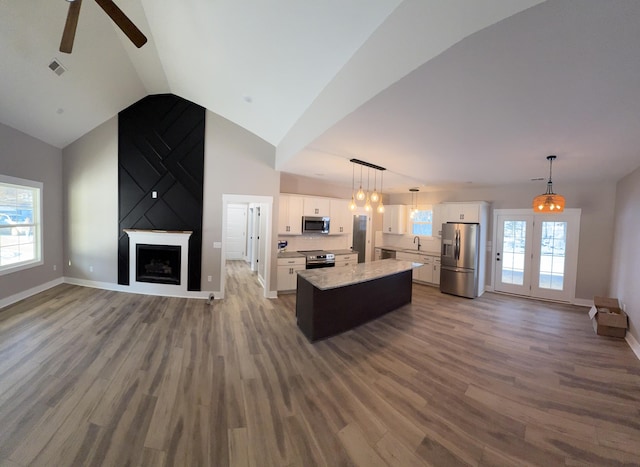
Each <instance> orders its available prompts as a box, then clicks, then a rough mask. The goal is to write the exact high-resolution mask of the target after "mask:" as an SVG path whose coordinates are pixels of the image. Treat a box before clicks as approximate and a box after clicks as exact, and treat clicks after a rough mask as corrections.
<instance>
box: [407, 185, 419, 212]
mask: <svg viewBox="0 0 640 467" xmlns="http://www.w3.org/2000/svg"><path fill="white" fill-rule="evenodd" d="M409 191H410V192H411V204H412V205H413V207H412V208H411V213H410V214H409V217H410V218H411V219H413V218H414V217H415V215H416V213H417V212H418V200H417V196H418V195H417V193H418V192H419V191H420V190H419V189H417V188H409Z"/></svg>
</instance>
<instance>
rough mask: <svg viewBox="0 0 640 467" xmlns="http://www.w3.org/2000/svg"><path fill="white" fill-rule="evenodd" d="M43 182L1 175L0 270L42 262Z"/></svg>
mask: <svg viewBox="0 0 640 467" xmlns="http://www.w3.org/2000/svg"><path fill="white" fill-rule="evenodd" d="M41 204H42V183H40V182H34V181H30V180H23V179H20V178H13V177H7V176H5V175H0V274H7V273H10V272H15V271H16V270H20V269H25V268H27V267H32V266H35V265H38V264H42V242H41V238H42V220H41V211H40V206H41Z"/></svg>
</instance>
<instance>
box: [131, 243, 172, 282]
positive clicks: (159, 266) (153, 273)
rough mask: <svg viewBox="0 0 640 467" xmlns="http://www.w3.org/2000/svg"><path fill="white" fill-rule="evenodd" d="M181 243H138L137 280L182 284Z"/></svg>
mask: <svg viewBox="0 0 640 467" xmlns="http://www.w3.org/2000/svg"><path fill="white" fill-rule="evenodd" d="M180 253H181V247H180V245H148V244H143V243H142V244H141V243H138V244H137V245H136V281H138V282H153V283H154V284H175V285H180Z"/></svg>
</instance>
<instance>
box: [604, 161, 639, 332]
mask: <svg viewBox="0 0 640 467" xmlns="http://www.w3.org/2000/svg"><path fill="white" fill-rule="evenodd" d="M614 225H615V230H614V232H615V233H614V243H613V244H614V247H613V257H612V268H611V269H612V272H611V286H610V287H609V290H610V293H609V295H610V296H612V297H617V298H618V299H619V300H620V303H624V304H625V305H626V311H627V314H628V315H629V332H630V333H631V334H632V335H633V337H635V339H636V341H638V342H640V287H638V277H640V242H639V241H638V239H639V238H640V235H639V234H638V232H640V167H638V168H637V169H636V170H635V171H634V172H632V173H630V174H629V175H627V176H626V177H624V178H623V179H622V180H620V181H619V182H618V184H617V189H616V210H615V224H614Z"/></svg>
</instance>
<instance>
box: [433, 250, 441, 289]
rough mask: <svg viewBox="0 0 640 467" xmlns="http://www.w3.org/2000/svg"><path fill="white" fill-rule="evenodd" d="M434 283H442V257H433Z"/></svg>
mask: <svg viewBox="0 0 640 467" xmlns="http://www.w3.org/2000/svg"><path fill="white" fill-rule="evenodd" d="M431 283H432V284H436V285H440V258H438V257H437V256H435V257H433V278H432V280H431Z"/></svg>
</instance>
